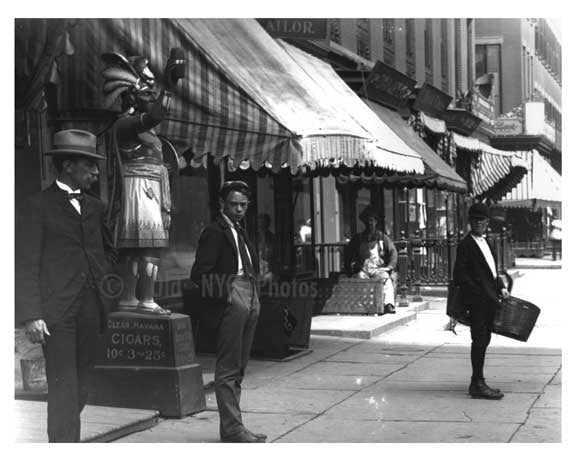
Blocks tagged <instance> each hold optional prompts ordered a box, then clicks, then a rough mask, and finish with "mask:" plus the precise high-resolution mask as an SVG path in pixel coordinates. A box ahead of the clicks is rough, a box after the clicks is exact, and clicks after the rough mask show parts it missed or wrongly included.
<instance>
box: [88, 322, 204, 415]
mask: <svg viewBox="0 0 576 461" xmlns="http://www.w3.org/2000/svg"><path fill="white" fill-rule="evenodd" d="M90 394H91V399H90V403H93V404H97V405H107V406H116V407H125V408H141V409H151V410H158V411H159V412H160V413H161V415H162V416H167V417H183V416H186V415H190V414H193V413H198V412H200V411H203V410H205V409H206V399H205V395H204V384H203V382H202V370H201V368H200V365H199V364H198V363H196V355H195V352H194V341H193V337H192V328H191V324H190V317H188V316H187V315H183V314H170V315H153V314H141V313H132V312H114V313H112V314H110V315H109V316H108V329H107V331H106V335H105V338H104V344H103V350H102V357H101V358H100V360H99V361H98V363H97V364H96V367H95V369H94V379H93V380H92V386H91V392H90Z"/></svg>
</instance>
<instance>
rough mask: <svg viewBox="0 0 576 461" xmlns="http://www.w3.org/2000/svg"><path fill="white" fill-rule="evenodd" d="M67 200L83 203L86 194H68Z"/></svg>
mask: <svg viewBox="0 0 576 461" xmlns="http://www.w3.org/2000/svg"><path fill="white" fill-rule="evenodd" d="M66 198H67V199H68V200H72V199H76V200H78V201H79V202H81V201H82V199H83V198H84V194H83V193H82V192H68V193H67V194H66Z"/></svg>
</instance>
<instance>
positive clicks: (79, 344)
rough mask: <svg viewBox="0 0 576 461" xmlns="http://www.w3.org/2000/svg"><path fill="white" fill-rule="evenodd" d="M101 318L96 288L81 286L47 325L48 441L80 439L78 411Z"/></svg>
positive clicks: (98, 343)
mask: <svg viewBox="0 0 576 461" xmlns="http://www.w3.org/2000/svg"><path fill="white" fill-rule="evenodd" d="M100 321H101V320H100V301H99V299H98V293H97V291H96V289H95V288H83V289H82V291H81V292H80V293H79V295H78V296H77V298H76V299H75V300H74V302H73V303H72V305H71V306H70V307H69V308H68V309H67V310H66V312H65V314H64V316H63V317H62V319H61V320H60V321H59V322H58V323H56V324H54V325H50V326H49V327H48V329H49V331H50V336H47V337H46V344H45V346H44V356H45V358H46V379H47V381H48V441H49V442H79V441H80V413H81V411H82V409H83V408H84V405H85V404H86V399H87V397H88V383H89V376H90V372H91V370H92V367H93V365H94V360H95V358H96V354H97V351H98V350H99V345H100Z"/></svg>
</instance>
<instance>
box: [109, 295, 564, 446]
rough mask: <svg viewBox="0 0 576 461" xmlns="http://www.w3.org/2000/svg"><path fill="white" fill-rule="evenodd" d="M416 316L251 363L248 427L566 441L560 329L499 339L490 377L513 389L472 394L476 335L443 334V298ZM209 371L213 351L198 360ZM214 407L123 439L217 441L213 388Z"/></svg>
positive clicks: (355, 435) (278, 433)
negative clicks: (291, 356) (497, 394)
mask: <svg viewBox="0 0 576 461" xmlns="http://www.w3.org/2000/svg"><path fill="white" fill-rule="evenodd" d="M428 300H429V302H430V309H428V310H426V311H423V312H419V313H418V317H417V320H416V321H414V322H411V323H409V324H405V325H401V326H399V327H397V328H395V329H394V330H391V331H388V332H386V333H385V334H382V335H380V336H378V337H375V338H371V339H356V338H342V337H327V336H312V338H311V349H312V350H313V351H312V352H311V353H310V354H307V355H304V356H301V357H299V358H297V359H295V360H293V361H288V362H269V361H259V360H252V361H251V362H250V364H249V366H248V370H247V375H246V377H245V380H244V384H243V391H242V401H241V407H242V410H243V419H244V423H245V425H246V426H247V427H248V428H250V429H251V430H252V431H254V432H264V433H266V434H268V442H407V443H412V442H560V441H561V381H562V376H561V368H562V357H561V350H560V348H559V344H558V343H555V342H553V341H552V342H551V341H550V339H551V338H554V337H557V335H555V334H552V335H550V336H549V335H539V334H538V328H536V329H535V331H534V332H533V337H532V338H531V339H530V341H529V343H527V344H525V343H519V342H517V341H513V340H511V339H508V338H504V337H496V336H494V337H493V338H494V339H493V343H492V345H491V346H490V349H489V353H488V357H487V364H486V379H487V381H488V383H489V384H492V385H494V386H496V387H499V388H500V389H501V390H502V391H503V392H504V393H505V394H506V395H505V397H504V398H503V399H502V400H501V401H485V400H475V399H471V398H470V397H469V396H468V395H467V388H468V384H469V377H470V365H469V341H470V339H469V332H468V329H467V328H466V327H464V326H459V327H457V329H456V331H457V333H458V335H457V336H455V335H454V334H453V333H452V332H450V331H445V330H444V326H445V324H446V323H447V317H446V316H445V314H444V312H445V300H444V299H441V298H435V299H433V298H428ZM200 360H201V363H202V366H203V368H204V369H206V370H211V369H213V365H214V358H213V357H200ZM206 397H207V405H208V410H207V411H205V412H202V413H200V414H197V415H193V416H190V417H187V418H184V419H179V420H175V419H164V420H163V419H161V420H160V422H159V424H158V425H157V426H155V427H153V428H150V429H148V430H145V431H142V432H138V433H134V434H131V435H128V436H127V437H124V438H121V439H119V440H117V442H147V443H151V442H218V441H219V438H218V413H217V409H216V401H215V398H214V394H213V393H211V392H209V393H208V394H207V396H206Z"/></svg>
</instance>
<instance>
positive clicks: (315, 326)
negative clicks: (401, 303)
mask: <svg viewBox="0 0 576 461" xmlns="http://www.w3.org/2000/svg"><path fill="white" fill-rule="evenodd" d="M429 307H430V305H429V302H428V301H422V302H412V303H410V305H409V306H408V307H396V314H385V315H377V316H374V315H339V314H334V315H318V316H316V317H313V318H312V328H311V332H310V333H311V334H312V335H318V336H337V337H343V338H356V339H370V338H373V337H375V336H378V335H381V334H382V333H385V332H386V331H390V330H392V329H393V328H396V327H398V326H401V325H405V324H406V323H409V322H412V321H413V320H416V317H417V314H418V312H420V311H423V310H426V309H428V308H429Z"/></svg>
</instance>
